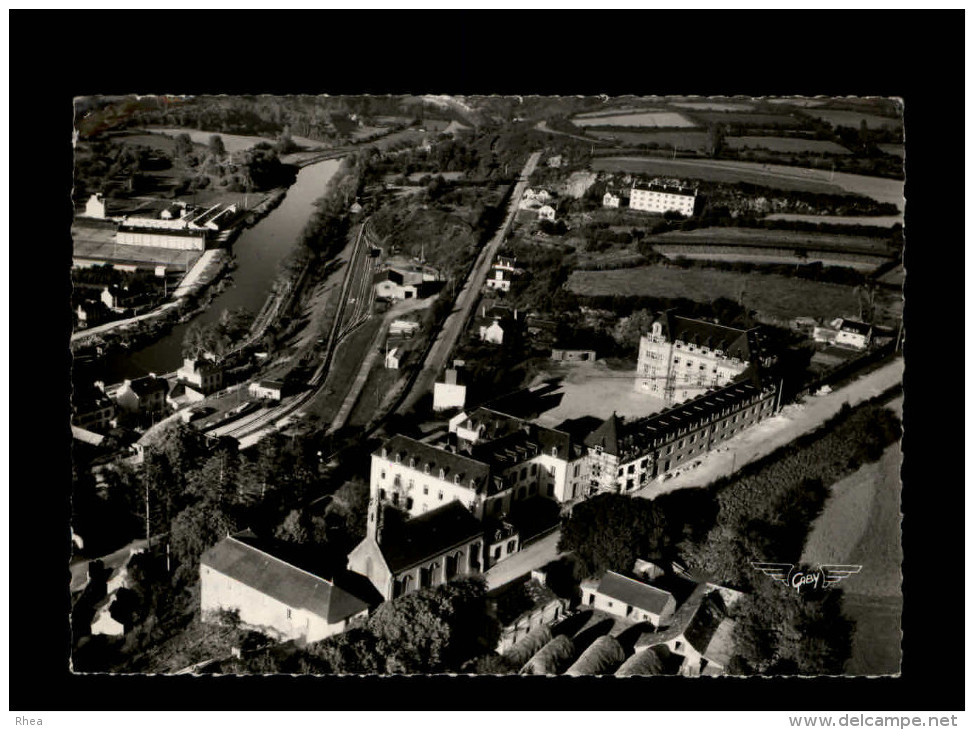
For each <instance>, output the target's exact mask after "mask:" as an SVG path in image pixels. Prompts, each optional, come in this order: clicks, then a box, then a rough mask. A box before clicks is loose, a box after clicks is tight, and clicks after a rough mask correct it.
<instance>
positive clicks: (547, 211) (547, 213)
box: [538, 205, 555, 222]
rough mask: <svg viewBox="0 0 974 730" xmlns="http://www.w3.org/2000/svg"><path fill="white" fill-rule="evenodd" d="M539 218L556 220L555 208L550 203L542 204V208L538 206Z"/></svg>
mask: <svg viewBox="0 0 974 730" xmlns="http://www.w3.org/2000/svg"><path fill="white" fill-rule="evenodd" d="M538 218H539V219H543V220H546V221H552V222H554V220H555V209H554V208H552V207H551V206H550V205H542V206H541V207H540V208H538Z"/></svg>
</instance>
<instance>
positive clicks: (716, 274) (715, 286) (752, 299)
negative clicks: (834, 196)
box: [566, 266, 903, 324]
mask: <svg viewBox="0 0 974 730" xmlns="http://www.w3.org/2000/svg"><path fill="white" fill-rule="evenodd" d="M566 286H567V287H568V289H569V290H571V291H573V292H575V293H576V294H580V295H582V296H599V295H601V296H612V295H619V296H627V295H629V296H632V295H643V296H655V297H664V298H671V299H676V298H680V297H683V298H686V299H691V300H695V301H713V300H714V299H717V298H718V297H725V298H727V299H731V300H733V301H737V300H738V298H739V297H740V295H741V291H742V290H743V291H744V293H745V302H746V303H747V306H748V307H749V308H751V309H755V310H757V311H758V312H759V313H760V314H762V315H763V316H764V317H765V318H769V319H773V320H776V321H779V322H788V321H790V320H792V319H794V318H795V317H816V318H818V317H828V318H830V319H831V318H833V317H839V316H848V317H855V316H856V315H857V313H858V306H859V305H858V301H857V298H856V295H855V292H854V291H853V288H852V287H851V286H843V285H841V284H830V283H825V282H819V281H810V280H806V279H796V278H790V277H787V276H778V275H772V274H753V273H738V272H733V271H715V270H713V269H687V270H683V269H678V268H674V267H671V266H643V267H638V268H633V269H621V270H616V271H575V272H572V274H571V276H570V277H569V279H568V283H567V284H566ZM876 304H877V311H878V313H879V316H878V318H877V321H878V322H879V323H882V320H883V319H884V318H885V319H886V320H887V321H888V322H889V323H890V324H892V323H893V321H894V317H896V316H898V314H899V312H901V311H902V306H903V303H902V297H894V296H891V295H887V294H886V293H885V292H880V293H879V294H877V297H876Z"/></svg>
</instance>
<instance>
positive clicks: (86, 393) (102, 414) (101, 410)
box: [71, 381, 115, 431]
mask: <svg viewBox="0 0 974 730" xmlns="http://www.w3.org/2000/svg"><path fill="white" fill-rule="evenodd" d="M114 417H115V403H114V401H112V399H111V398H109V397H108V395H107V394H106V393H105V384H104V383H102V382H98V381H96V382H95V383H93V384H92V385H91V387H89V388H84V387H82V388H78V389H76V390H75V392H74V394H73V395H72V398H71V423H72V424H74V425H75V426H78V427H80V428H83V429H86V430H95V431H105V430H107V429H109V428H111V423H112V419H113V418H114Z"/></svg>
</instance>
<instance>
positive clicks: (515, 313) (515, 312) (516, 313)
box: [514, 307, 517, 322]
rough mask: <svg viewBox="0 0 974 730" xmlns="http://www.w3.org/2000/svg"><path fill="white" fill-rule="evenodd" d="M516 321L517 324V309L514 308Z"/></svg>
mask: <svg viewBox="0 0 974 730" xmlns="http://www.w3.org/2000/svg"><path fill="white" fill-rule="evenodd" d="M514 321H515V322H517V307H514Z"/></svg>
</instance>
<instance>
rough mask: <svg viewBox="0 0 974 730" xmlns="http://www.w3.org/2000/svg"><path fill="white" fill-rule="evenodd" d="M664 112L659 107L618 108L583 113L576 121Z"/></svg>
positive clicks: (576, 117) (578, 115)
mask: <svg viewBox="0 0 974 730" xmlns="http://www.w3.org/2000/svg"><path fill="white" fill-rule="evenodd" d="M660 111H663V110H662V109H659V108H658V107H646V108H643V109H641V108H637V107H632V106H616V107H609V108H608V109H599V110H598V111H594V112H583V113H582V114H576V115H575V119H594V118H597V117H611V116H616V115H619V114H636V113H638V112H660Z"/></svg>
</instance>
